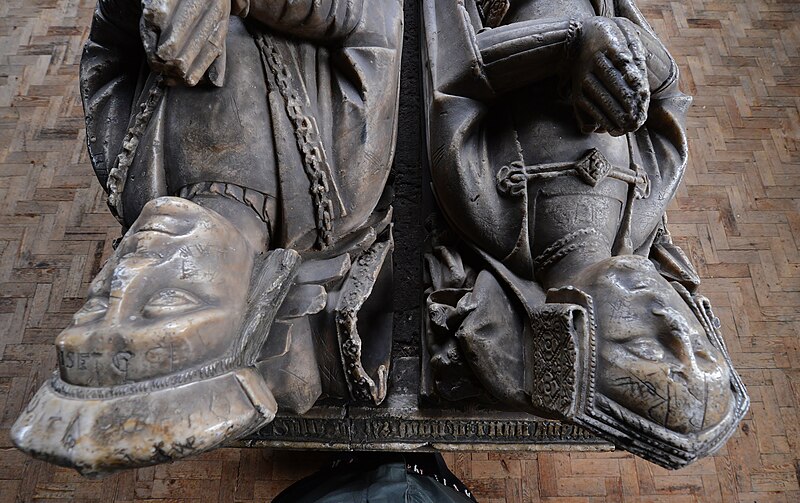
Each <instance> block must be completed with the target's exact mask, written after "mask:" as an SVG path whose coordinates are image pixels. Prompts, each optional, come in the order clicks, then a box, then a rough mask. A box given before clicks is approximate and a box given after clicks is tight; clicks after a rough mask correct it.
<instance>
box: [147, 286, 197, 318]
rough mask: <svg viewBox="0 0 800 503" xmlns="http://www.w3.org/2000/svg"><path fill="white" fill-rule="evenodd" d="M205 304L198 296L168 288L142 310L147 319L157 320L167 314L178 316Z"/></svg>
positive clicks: (155, 296)
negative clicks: (177, 314)
mask: <svg viewBox="0 0 800 503" xmlns="http://www.w3.org/2000/svg"><path fill="white" fill-rule="evenodd" d="M201 304H203V301H201V300H200V299H198V298H197V297H196V296H194V295H192V294H191V293H189V292H187V291H186V290H181V289H179V288H167V289H164V290H161V291H160V292H158V293H156V294H155V295H153V296H152V297H150V300H148V301H147V304H145V305H144V307H143V308H142V314H144V316H145V317H146V318H155V317H158V316H164V315H167V314H176V313H181V312H184V311H188V310H190V309H194V308H196V307H197V306H199V305H201Z"/></svg>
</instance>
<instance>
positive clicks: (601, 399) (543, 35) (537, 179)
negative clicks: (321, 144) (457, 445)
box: [422, 0, 748, 468]
mask: <svg viewBox="0 0 800 503" xmlns="http://www.w3.org/2000/svg"><path fill="white" fill-rule="evenodd" d="M422 5H423V18H424V24H425V37H426V39H425V44H424V54H425V56H424V57H425V58H426V62H427V65H428V66H427V68H428V71H427V75H426V77H427V81H426V88H425V93H426V99H427V117H426V119H427V120H426V125H427V134H428V149H429V156H430V169H431V178H432V186H433V188H434V192H435V195H436V199H437V201H438V204H439V206H440V209H441V212H442V214H443V215H444V217H445V220H446V222H447V224H446V225H439V226H437V228H436V229H435V230H434V234H433V236H432V238H431V253H429V254H428V255H427V257H426V261H427V267H428V272H429V277H430V285H431V286H430V289H429V291H428V296H427V301H426V308H427V310H428V313H427V314H428V316H427V318H428V319H427V322H426V330H425V345H426V348H427V350H428V351H429V365H428V367H427V368H425V369H424V374H425V375H424V376H423V382H425V383H427V386H428V387H427V390H426V393H428V394H430V395H432V396H434V397H439V398H444V399H447V400H473V401H474V400H480V401H488V402H489V403H495V404H497V403H502V404H505V405H506V406H508V407H513V408H517V409H523V410H529V411H532V412H535V413H537V414H540V415H544V416H548V417H556V418H561V419H565V420H569V421H572V422H574V423H576V424H579V425H582V426H585V427H587V428H589V429H590V430H591V431H593V432H595V433H597V434H599V435H601V436H603V437H605V438H607V439H609V440H611V441H613V442H614V443H616V444H617V445H618V446H621V447H623V448H625V449H627V450H630V451H631V452H634V453H636V454H638V455H641V456H643V457H645V458H647V459H650V460H652V461H654V462H656V463H659V464H661V465H663V466H667V467H670V468H676V467H680V466H683V465H685V464H687V463H689V462H691V461H692V460H693V459H695V458H697V457H698V456H703V455H706V454H708V453H710V452H713V451H714V450H715V449H716V448H718V447H719V446H720V445H722V443H723V442H724V441H725V440H726V439H727V438H728V437H729V436H730V435H731V434H732V433H733V431H734V430H735V427H736V425H737V424H738V422H739V420H740V419H741V418H742V416H743V414H744V413H745V411H746V409H747V407H748V398H747V395H746V392H745V389H744V387H743V385H742V383H741V380H740V379H739V377H738V375H737V374H736V372H735V371H734V369H733V368H732V366H731V362H730V359H729V357H728V354H727V351H726V350H725V345H724V343H723V341H722V339H721V337H720V335H719V333H718V328H719V321H718V320H717V319H716V318H715V317H714V316H713V314H712V313H711V311H710V307H709V304H708V301H707V300H706V299H705V298H703V297H702V296H700V295H698V294H697V293H696V287H697V286H698V283H699V280H698V278H697V275H696V273H695V272H694V270H693V269H692V266H691V264H690V263H689V262H688V260H687V259H686V258H685V256H684V255H683V253H682V252H681V251H680V249H679V248H678V247H676V246H675V245H673V244H672V241H671V239H670V236H669V233H668V232H667V229H666V219H665V217H664V213H665V210H666V207H667V205H668V203H669V202H670V200H671V199H672V197H673V195H674V193H675V190H676V188H677V186H678V184H679V183H680V180H681V178H682V175H683V172H684V170H685V167H686V162H687V141H686V136H685V132H684V125H683V123H684V116H685V113H686V110H687V108H688V106H689V103H690V98H689V97H687V96H686V95H684V94H682V93H681V92H680V91H679V90H678V87H677V86H678V71H677V66H676V65H675V63H674V61H673V60H672V58H671V57H670V55H669V53H668V52H667V50H666V49H665V47H664V46H663V44H662V43H661V42H660V41H659V39H658V38H657V36H656V35H655V33H654V32H653V30H652V29H651V27H650V26H649V25H648V24H647V22H646V21H645V20H644V18H643V17H642V15H641V13H640V12H639V10H638V9H637V8H636V6H635V5H634V3H633V1H632V0H567V1H558V2H556V1H553V2H547V1H535V0H463V1H461V0H442V1H439V0H423V1H422ZM447 225H449V226H450V227H451V228H452V231H449V230H448V229H447Z"/></svg>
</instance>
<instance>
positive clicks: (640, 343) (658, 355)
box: [625, 339, 664, 362]
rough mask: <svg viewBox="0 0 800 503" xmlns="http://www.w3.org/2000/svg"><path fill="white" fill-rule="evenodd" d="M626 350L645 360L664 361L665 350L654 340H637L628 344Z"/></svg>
mask: <svg viewBox="0 0 800 503" xmlns="http://www.w3.org/2000/svg"><path fill="white" fill-rule="evenodd" d="M625 348H626V349H627V350H628V351H630V352H631V353H633V354H634V355H636V356H638V357H639V358H642V359H644V360H650V361H653V362H660V361H661V360H663V359H664V348H663V347H662V346H661V344H659V343H658V342H657V341H654V340H653V339H636V340H633V341H630V342H628V343H626V344H625Z"/></svg>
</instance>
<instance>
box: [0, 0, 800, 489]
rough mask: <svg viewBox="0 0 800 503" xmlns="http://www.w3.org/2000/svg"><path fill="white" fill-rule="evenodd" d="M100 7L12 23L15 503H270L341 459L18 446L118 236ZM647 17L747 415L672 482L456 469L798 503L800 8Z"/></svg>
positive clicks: (467, 474) (5, 422)
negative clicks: (86, 97) (89, 81)
mask: <svg viewBox="0 0 800 503" xmlns="http://www.w3.org/2000/svg"><path fill="white" fill-rule="evenodd" d="M407 1H413V0H407ZM93 4H94V0H4V1H3V2H2V3H0V502H7V501H15V500H16V501H31V500H47V501H50V500H75V501H94V500H100V501H111V500H116V501H181V502H182V501H189V500H200V501H216V500H219V501H268V500H270V498H271V497H272V496H273V495H275V494H276V493H277V492H278V491H280V490H281V489H282V488H283V487H285V486H286V485H288V484H289V483H290V482H291V481H293V480H296V479H297V478H299V477H302V476H304V475H305V474H307V473H309V472H310V471H312V470H313V469H314V468H315V467H317V466H319V465H320V464H321V463H323V462H324V461H325V459H326V458H327V455H326V454H320V453H288V452H277V451H259V450H237V449H223V450H220V451H217V452H213V453H209V454H206V455H203V456H200V457H198V458H194V459H191V460H187V461H182V462H177V463H174V464H171V465H167V466H159V467H154V468H147V469H141V470H137V471H129V472H127V473H122V474H119V475H115V476H112V477H110V478H106V479H103V480H100V481H91V480H86V479H83V478H81V477H79V476H78V475H76V474H75V473H74V472H71V471H69V470H65V469H60V468H54V467H52V466H50V465H47V464H45V463H41V462H38V461H33V460H31V459H29V458H27V457H26V456H24V455H23V454H21V453H19V452H17V451H16V450H15V449H13V448H12V447H11V444H10V442H9V438H8V429H9V427H10V425H11V423H12V421H13V420H14V418H15V417H16V416H17V414H18V412H19V410H20V407H22V405H23V403H25V402H26V401H27V399H28V398H29V397H30V396H31V394H32V392H33V391H34V390H35V389H36V388H37V387H38V386H39V384H40V383H41V382H42V381H43V379H44V378H45V376H46V375H48V374H49V373H50V372H51V371H52V369H54V368H55V365H56V361H55V354H54V351H53V350H52V347H51V343H52V341H53V339H54V337H55V336H56V334H57V333H58V332H59V330H60V329H61V328H63V327H64V326H65V325H66V324H67V323H68V321H69V318H70V315H71V313H72V312H73V311H74V310H75V309H76V308H77V307H78V306H79V305H80V304H81V303H82V298H83V296H84V295H85V292H86V288H87V284H88V282H89V280H90V278H91V277H92V276H93V275H94V273H95V272H96V271H97V270H98V268H99V267H100V264H101V263H102V261H103V260H104V259H105V257H107V256H108V254H109V252H110V250H111V241H112V239H114V238H116V237H117V235H118V228H117V225H116V223H115V222H114V220H113V219H112V218H111V216H110V215H109V213H108V212H107V210H106V208H105V203H104V200H103V197H102V194H101V190H100V187H99V186H98V184H97V182H96V181H95V180H94V177H93V175H92V174H91V170H90V168H89V163H88V160H87V156H86V151H85V148H84V136H85V133H84V130H83V118H82V110H81V105H80V101H79V97H78V85H77V73H78V66H77V63H78V59H79V56H80V50H81V45H82V42H83V40H84V37H85V36H86V34H87V27H88V24H89V19H90V15H91V11H92V8H93ZM640 5H641V7H642V10H643V11H644V13H645V15H646V17H647V18H648V19H650V20H651V22H652V24H653V25H654V26H655V28H656V30H657V31H658V32H659V33H660V34H661V35H662V37H663V38H664V39H665V40H666V43H667V45H668V46H669V47H670V49H671V50H672V53H673V54H674V56H675V58H676V59H677V61H678V63H679V64H680V66H681V69H682V71H683V75H682V79H683V88H684V90H686V91H688V92H689V93H691V94H693V95H694V96H695V103H694V107H693V108H692V111H691V114H690V117H689V120H688V130H689V136H690V139H691V145H690V147H691V153H692V156H691V169H690V170H689V173H688V175H687V176H686V180H685V182H684V185H683V186H682V188H681V190H680V192H679V194H678V197H677V199H676V201H675V203H674V204H673V206H672V208H671V211H670V212H669V217H670V221H671V228H672V231H673V233H674V234H675V236H676V238H677V241H678V243H679V244H680V245H681V246H683V248H684V250H686V251H687V252H688V253H689V254H690V255H691V257H692V259H693V261H694V263H695V264H696V265H697V266H698V268H699V271H700V273H701V275H702V276H703V278H704V285H703V287H702V291H703V292H704V293H705V294H706V295H707V296H708V297H710V298H711V300H712V302H713V304H714V306H715V309H716V313H717V315H718V316H719V317H720V318H721V319H722V324H723V329H724V333H725V337H726V339H727V342H728V346H729V348H730V350H731V353H732V356H733V359H734V361H735V363H736V365H737V367H738V368H739V370H740V372H741V374H742V377H743V378H744V381H745V383H746V384H747V386H748V388H749V391H750V395H751V397H752V408H751V411H750V413H749V414H748V415H747V417H746V419H745V421H744V422H743V423H742V426H741V428H740V430H739V431H738V432H737V434H736V435H735V436H734V437H733V438H732V439H731V440H730V441H729V442H728V444H727V445H726V446H725V447H724V448H723V449H722V450H721V451H720V452H719V453H718V454H717V455H715V456H713V457H710V458H707V459H704V460H702V461H700V462H698V463H696V464H694V465H692V466H690V467H688V468H686V469H683V470H679V471H676V472H668V471H666V470H663V469H660V468H658V467H655V466H653V465H650V464H648V463H646V462H643V461H641V460H638V459H635V458H634V457H632V456H630V455H628V454H625V453H538V454H516V455H515V454H498V453H461V454H456V455H453V454H448V455H447V456H446V458H447V460H448V462H449V464H450V466H451V468H452V469H453V471H454V472H455V473H456V474H457V475H458V476H460V477H461V478H463V480H464V481H465V482H466V483H467V485H469V486H471V487H472V488H473V489H474V491H475V493H476V495H477V496H478V498H479V499H480V500H481V501H489V502H491V501H511V502H519V501H565V502H573V501H574V502H578V501H623V500H624V501H641V502H644V501H666V502H684V501H686V502H689V501H692V502H694V501H701V502H715V501H726V502H728V501H741V502H754V501H755V502H759V503H766V502H772V501H775V502H778V501H780V502H796V501H800V488H799V487H798V475H799V474H800V460H799V458H800V312H799V311H800V309H799V308H800V54H799V52H800V2H798V0H747V1H745V0H714V1H706V0H686V1H684V2H670V1H668V0H641V2H640Z"/></svg>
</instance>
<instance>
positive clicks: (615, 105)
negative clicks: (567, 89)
mask: <svg viewBox="0 0 800 503" xmlns="http://www.w3.org/2000/svg"><path fill="white" fill-rule="evenodd" d="M575 43H576V45H577V47H576V56H575V64H574V65H573V67H572V100H573V106H574V110H575V118H576V119H577V121H578V123H579V124H580V126H581V130H582V131H583V132H584V133H587V134H588V133H605V132H608V133H609V134H611V135H612V136H621V135H623V134H625V133H628V132H632V131H636V130H637V129H639V127H641V125H642V124H644V121H645V120H646V119H647V108H648V104H649V101H650V88H649V85H648V81H647V65H646V54H647V53H646V51H645V48H644V46H643V44H642V42H641V40H640V39H639V37H638V35H637V34H636V30H635V27H634V26H633V23H631V22H630V21H629V20H627V19H624V18H611V19H609V18H605V17H599V16H598V17H593V18H590V19H588V20H586V21H584V22H583V25H582V26H581V28H580V30H579V32H578V37H577V40H576V41H575Z"/></svg>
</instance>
